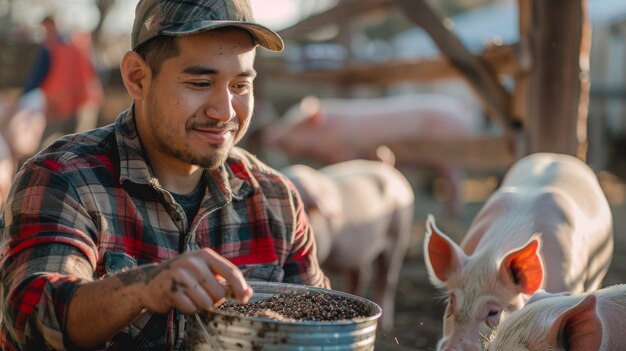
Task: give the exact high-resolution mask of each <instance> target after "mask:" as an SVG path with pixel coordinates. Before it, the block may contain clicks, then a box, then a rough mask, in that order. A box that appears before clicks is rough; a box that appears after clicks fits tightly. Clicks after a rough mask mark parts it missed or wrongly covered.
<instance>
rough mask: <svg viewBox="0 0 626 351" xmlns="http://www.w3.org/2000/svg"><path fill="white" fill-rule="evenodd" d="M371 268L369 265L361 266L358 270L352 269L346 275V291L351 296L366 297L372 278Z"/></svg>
mask: <svg viewBox="0 0 626 351" xmlns="http://www.w3.org/2000/svg"><path fill="white" fill-rule="evenodd" d="M371 272H372V270H371V268H370V266H369V265H366V264H365V265H361V266H360V267H358V268H355V269H351V270H350V272H348V274H347V275H346V290H347V292H349V293H350V294H354V295H358V296H362V297H366V296H367V286H368V284H369V278H370V276H371Z"/></svg>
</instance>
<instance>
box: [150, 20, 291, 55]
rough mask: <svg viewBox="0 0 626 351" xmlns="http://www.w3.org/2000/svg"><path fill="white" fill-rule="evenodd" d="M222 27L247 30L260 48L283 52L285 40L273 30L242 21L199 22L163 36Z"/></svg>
mask: <svg viewBox="0 0 626 351" xmlns="http://www.w3.org/2000/svg"><path fill="white" fill-rule="evenodd" d="M222 27H239V28H243V29H245V30H247V31H248V32H250V34H251V35H252V36H253V37H254V40H255V41H256V43H257V44H259V45H260V46H262V47H264V48H266V49H268V50H271V51H282V50H283V48H284V47H285V45H284V43H283V39H282V38H281V37H280V36H279V35H278V34H277V33H276V32H274V31H273V30H271V29H269V28H267V27H265V26H262V25H260V24H257V23H251V22H241V21H198V22H192V23H186V24H183V25H180V26H172V27H169V28H167V29H163V30H162V31H161V34H164V35H171V36H179V35H188V34H194V33H200V32H204V31H207V30H211V29H216V28H222Z"/></svg>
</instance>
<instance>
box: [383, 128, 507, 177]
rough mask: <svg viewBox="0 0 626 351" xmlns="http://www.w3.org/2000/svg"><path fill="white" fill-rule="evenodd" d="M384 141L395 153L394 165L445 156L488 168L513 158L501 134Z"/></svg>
mask: <svg viewBox="0 0 626 351" xmlns="http://www.w3.org/2000/svg"><path fill="white" fill-rule="evenodd" d="M385 145H386V146H387V147H389V149H391V151H393V153H394V154H395V156H396V163H397V164H398V165H403V164H409V165H410V164H419V163H430V162H432V161H441V160H445V161H446V162H451V163H456V164H459V165H463V166H465V167H468V168H472V169H492V168H503V167H504V168H506V167H509V166H510V165H512V164H513V163H514V162H515V160H516V156H515V152H514V150H513V148H512V147H511V146H512V145H513V143H512V141H511V140H510V139H508V138H507V137H503V136H490V135H484V136H476V137H470V138H457V139H432V140H428V139H424V138H420V139H416V140H410V141H398V142H395V143H391V144H385Z"/></svg>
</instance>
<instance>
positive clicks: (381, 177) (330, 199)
mask: <svg viewBox="0 0 626 351" xmlns="http://www.w3.org/2000/svg"><path fill="white" fill-rule="evenodd" d="M282 171H283V173H284V174H285V175H286V176H287V177H288V178H289V179H290V180H291V181H292V182H293V183H294V184H295V186H296V188H297V189H298V191H299V193H300V196H301V198H302V202H303V204H304V208H305V210H306V212H307V215H308V217H309V220H310V223H311V226H312V228H313V231H314V232H315V241H316V244H317V249H318V258H319V260H320V262H321V264H322V268H323V269H324V270H325V271H327V272H333V273H336V274H340V275H342V276H343V277H344V278H345V290H346V291H347V292H349V293H353V294H356V295H360V296H364V297H365V296H367V293H368V286H369V285H370V283H371V286H372V290H373V292H372V296H373V301H374V302H376V303H378V304H379V305H380V306H381V308H382V309H383V314H382V317H381V326H382V328H383V329H384V330H391V328H392V327H393V320H394V306H395V293H396V287H397V284H398V279H399V276H400V269H401V267H402V263H403V260H404V257H405V254H406V251H407V248H408V245H409V241H410V237H411V233H412V230H413V203H414V197H413V190H412V189H411V186H410V185H409V183H408V181H407V180H406V179H405V178H404V176H403V175H402V174H401V173H400V172H399V171H398V170H396V169H395V168H394V167H392V166H390V165H388V164H386V163H383V162H377V161H368V160H352V161H346V162H341V163H337V164H333V165H330V166H326V167H323V168H321V169H319V170H315V169H313V168H311V167H309V166H305V165H300V164H298V165H292V166H289V167H286V168H284V169H282Z"/></svg>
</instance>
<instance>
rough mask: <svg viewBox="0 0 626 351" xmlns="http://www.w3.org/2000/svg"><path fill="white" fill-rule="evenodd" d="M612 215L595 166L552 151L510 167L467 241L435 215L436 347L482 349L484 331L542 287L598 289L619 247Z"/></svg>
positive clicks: (431, 262) (429, 258)
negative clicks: (440, 316) (439, 307)
mask: <svg viewBox="0 0 626 351" xmlns="http://www.w3.org/2000/svg"><path fill="white" fill-rule="evenodd" d="M612 222H613V221H612V215H611V210H610V208H609V204H608V202H607V200H606V197H605V196H604V194H603V192H602V189H601V188H600V185H599V184H598V181H597V178H596V176H595V174H594V173H593V171H592V170H591V169H590V168H589V167H588V166H587V165H586V164H585V163H584V162H582V161H581V160H579V159H577V158H575V157H572V156H568V155H560V154H551V153H538V154H533V155H530V156H527V157H524V158H522V159H520V160H519V161H518V162H517V163H516V164H514V165H513V167H511V169H510V170H509V172H508V173H507V174H506V176H505V178H504V181H503V183H502V186H501V187H500V188H499V189H498V190H497V191H496V192H494V194H492V196H491V197H490V198H489V199H488V201H487V203H486V204H485V206H484V207H483V208H482V209H481V211H480V212H479V213H478V215H477V216H476V218H475V219H474V221H473V222H472V223H471V225H470V227H469V230H468V233H467V235H466V236H465V238H464V239H463V242H462V243H461V246H459V245H457V244H455V243H454V242H453V241H452V240H451V239H450V238H448V237H447V236H446V235H445V234H443V233H442V232H441V231H439V229H437V227H436V226H435V223H434V219H433V217H432V216H429V217H428V220H427V233H426V237H425V241H424V254H425V261H426V267H427V270H428V273H429V277H430V280H431V282H432V283H433V284H434V285H435V286H437V287H439V288H441V289H444V290H445V291H446V295H447V297H448V298H447V309H446V312H445V316H444V323H443V337H442V339H441V340H440V341H439V343H438V345H437V349H438V350H456V351H459V350H482V345H481V335H483V336H484V335H488V334H490V332H491V330H490V328H495V327H496V326H497V325H498V324H499V322H500V319H501V318H505V317H506V314H507V313H509V312H512V311H515V310H518V309H520V308H522V307H523V306H524V305H525V304H526V303H527V302H528V299H529V297H530V296H531V295H532V294H533V293H535V292H536V291H537V290H538V289H544V290H545V291H547V292H550V293H556V292H569V293H582V292H585V291H592V290H594V289H596V288H598V287H599V286H600V284H601V281H602V279H603V278H604V275H605V274H606V271H607V270H608V267H609V264H610V261H611V256H612V253H613V229H612ZM503 314H504V316H503Z"/></svg>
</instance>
